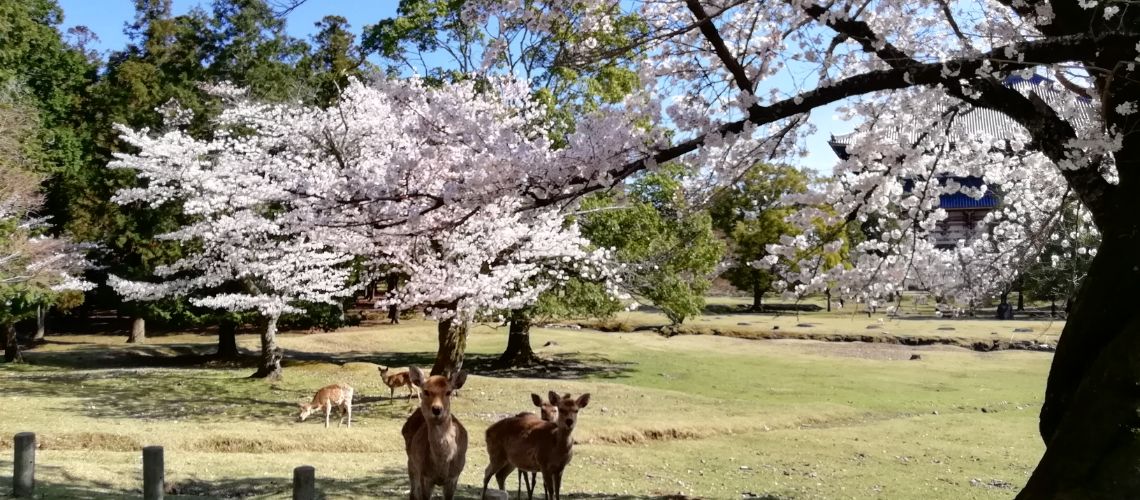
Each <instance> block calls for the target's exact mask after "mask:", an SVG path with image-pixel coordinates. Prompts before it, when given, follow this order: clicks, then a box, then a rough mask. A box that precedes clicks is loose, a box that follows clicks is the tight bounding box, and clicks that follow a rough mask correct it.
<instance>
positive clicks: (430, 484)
mask: <svg viewBox="0 0 1140 500" xmlns="http://www.w3.org/2000/svg"><path fill="white" fill-rule="evenodd" d="M408 374H409V376H410V377H411V380H412V383H413V384H415V385H416V387H419V388H420V408H419V411H416V412H413V413H412V414H411V415H410V416H409V417H408V419H407V420H406V421H405V422H404V426H403V428H402V429H401V430H400V433H401V434H403V436H404V449H405V451H407V453H408V479H409V481H410V482H411V483H412V492H411V500H428V499H430V498H431V494H432V490H434V489H435V487H436V486H442V487H443V498H444V499H445V500H452V499H453V498H454V497H455V488H456V486H457V485H458V484H459V474H460V473H461V472H463V466H464V465H466V463H467V429H465V428H464V427H463V424H462V423H460V422H459V419H458V418H455V416H454V415H452V414H451V396H452V392H453V391H455V390H457V389H459V388H460V387H463V383H464V382H466V381H467V373H466V372H462V371H461V372H458V373H456V374H453V375H452V376H451V377H450V378H448V377H444V376H441V375H434V376H431V377H425V376H424V373H423V371H422V370H420V369H419V368H418V367H415V366H413V367H411V368H409V369H408Z"/></svg>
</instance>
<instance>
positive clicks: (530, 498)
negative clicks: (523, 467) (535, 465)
mask: <svg viewBox="0 0 1140 500" xmlns="http://www.w3.org/2000/svg"><path fill="white" fill-rule="evenodd" d="M535 486H538V473H537V472H531V473H530V480H529V481H527V483H526V498H527V500H534V487H535Z"/></svg>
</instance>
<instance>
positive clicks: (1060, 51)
mask: <svg viewBox="0 0 1140 500" xmlns="http://www.w3.org/2000/svg"><path fill="white" fill-rule="evenodd" d="M1132 36H1135V35H1130V36H1126V35H1125V34H1119V33H1114V34H1106V35H1102V36H1099V37H1093V36H1089V35H1083V34H1082V35H1070V36H1063V37H1051V38H1046V39H1041V40H1034V41H1028V42H1020V43H1016V44H1013V45H1010V46H1006V47H998V48H996V49H994V50H992V51H989V52H986V53H982V54H979V55H977V56H973V57H964V58H955V59H950V60H946V61H940V62H933V63H911V64H905V65H900V66H899V67H896V68H891V69H884V70H877V71H869V72H866V73H863V74H860V75H855V76H851V77H848V78H844V79H842V80H839V81H836V82H835V83H833V84H831V85H826V86H822V87H818V88H816V89H813V90H810V91H807V92H803V93H801V94H799V95H797V96H795V97H792V98H790V99H785V100H782V101H779V102H775V103H772V104H769V105H767V106H761V105H759V104H754V105H753V106H752V107H750V108H749V110H748V116H747V117H746V118H744V119H741V120H737V121H733V122H729V123H725V124H723V125H721V126H720V127H718V128H717V129H716V130H714V131H711V132H708V133H706V134H701V135H698V136H697V137H694V138H692V139H688V140H686V141H682V142H679V143H676V144H673V145H672V146H669V147H666V148H663V149H660V150H657V151H656V152H655V153H653V154H652V155H649V156H646V157H644V158H640V159H637V160H634V161H631V162H629V163H626V164H624V165H622V166H620V167H618V168H615V169H613V170H611V171H610V172H608V174H609V176H608V177H609V179H610V182H601V181H597V180H595V179H585V178H579V179H572V180H571V181H570V182H569V183H568V184H569V185H570V186H576V189H570V190H567V191H564V192H562V193H558V194H555V195H554V196H551V197H547V198H539V199H537V200H536V201H535V203H534V204H533V205H531V206H530V207H528V208H537V207H544V206H549V205H552V204H555V203H558V202H560V201H563V200H567V199H571V198H575V197H579V196H582V195H583V194H586V193H590V192H593V191H597V190H600V189H605V188H607V187H609V186H610V185H612V183H613V182H615V181H620V180H622V179H625V178H627V177H629V176H630V175H633V174H634V173H636V172H639V171H641V170H645V169H647V168H649V166H651V165H657V164H663V163H666V162H669V161H672V160H675V159H677V158H680V157H681V156H684V155H686V154H688V153H691V152H693V151H696V150H697V149H699V148H701V147H702V146H703V145H704V144H705V141H706V140H707V138H708V137H709V134H720V135H722V136H723V135H728V134H739V133H741V132H743V131H744V130H745V128H746V127H748V126H749V125H766V124H769V123H772V122H775V121H778V120H782V119H785V118H789V117H792V116H795V115H797V114H800V113H806V112H808V111H811V110H812V109H815V108H817V107H820V106H825V105H827V104H831V103H833V102H836V101H840V100H843V99H846V98H848V97H852V96H857V95H864V94H870V93H874V92H881V91H886V90H898V89H904V88H909V87H914V86H932V85H939V84H945V83H946V81H947V80H948V78H947V77H946V76H944V75H945V73H946V72H947V70H948V69H951V70H955V71H958V72H959V74H975V73H976V72H977V71H978V70H979V69H980V68H982V66H983V64H989V68H990V70H991V71H993V72H996V73H1010V72H1012V71H1017V70H1022V69H1026V68H1030V67H1033V66H1038V65H1042V64H1053V63H1059V62H1065V61H1074V60H1079V59H1080V58H1081V57H1083V56H1084V55H1085V54H1088V53H1089V51H1093V50H1096V47H1098V46H1100V45H1103V44H1107V43H1122V42H1125V41H1128V40H1131V37H1132ZM1009 50H1013V51H1016V52H1017V53H1019V54H1024V56H1025V57H1024V62H1019V61H1013V60H1009V59H1008V58H1007V57H1006V56H1005V54H1006V53H1007V51H1009ZM1010 91H1011V92H1014V93H1016V91H1012V90H1010ZM1018 95H1019V96H1020V94H1018ZM1021 98H1022V99H1023V100H1024V97H1021ZM1090 208H1091V207H1090Z"/></svg>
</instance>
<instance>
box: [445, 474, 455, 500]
mask: <svg viewBox="0 0 1140 500" xmlns="http://www.w3.org/2000/svg"><path fill="white" fill-rule="evenodd" d="M458 485H459V476H456V477H453V478H451V479H448V480H447V482H446V483H443V500H453V499H454V498H455V489H456V487H457V486H458Z"/></svg>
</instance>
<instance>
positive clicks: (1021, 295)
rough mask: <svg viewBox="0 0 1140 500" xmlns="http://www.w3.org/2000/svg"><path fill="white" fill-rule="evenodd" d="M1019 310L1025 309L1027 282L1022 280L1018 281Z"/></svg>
mask: <svg viewBox="0 0 1140 500" xmlns="http://www.w3.org/2000/svg"><path fill="white" fill-rule="evenodd" d="M1017 310H1018V311H1024V310H1025V284H1024V283H1021V282H1020V281H1019V282H1018V283H1017Z"/></svg>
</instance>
